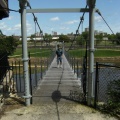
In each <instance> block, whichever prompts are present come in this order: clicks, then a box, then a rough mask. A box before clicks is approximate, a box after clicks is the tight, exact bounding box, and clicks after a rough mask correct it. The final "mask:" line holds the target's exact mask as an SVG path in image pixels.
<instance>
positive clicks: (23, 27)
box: [19, 0, 31, 106]
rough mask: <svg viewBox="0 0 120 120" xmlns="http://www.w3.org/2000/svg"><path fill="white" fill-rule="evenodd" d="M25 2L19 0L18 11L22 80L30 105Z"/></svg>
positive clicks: (26, 99)
mask: <svg viewBox="0 0 120 120" xmlns="http://www.w3.org/2000/svg"><path fill="white" fill-rule="evenodd" d="M26 2H27V0H19V3H20V12H21V35H22V54H23V56H22V57H23V58H22V60H23V71H24V82H25V96H23V97H24V98H25V104H26V106H29V105H30V98H31V95H30V83H29V74H28V61H29V58H28V50H27V31H26Z"/></svg>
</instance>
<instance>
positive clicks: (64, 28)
mask: <svg viewBox="0 0 120 120" xmlns="http://www.w3.org/2000/svg"><path fill="white" fill-rule="evenodd" d="M60 29H61V30H69V28H68V27H60Z"/></svg>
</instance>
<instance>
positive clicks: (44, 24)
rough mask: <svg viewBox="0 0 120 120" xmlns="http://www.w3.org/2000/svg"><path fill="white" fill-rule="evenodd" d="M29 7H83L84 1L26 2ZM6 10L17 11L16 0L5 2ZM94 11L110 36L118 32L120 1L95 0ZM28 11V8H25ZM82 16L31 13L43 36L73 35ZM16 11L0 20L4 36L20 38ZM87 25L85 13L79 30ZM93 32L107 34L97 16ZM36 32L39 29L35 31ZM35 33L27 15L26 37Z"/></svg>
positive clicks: (50, 0) (19, 24)
mask: <svg viewBox="0 0 120 120" xmlns="http://www.w3.org/2000/svg"><path fill="white" fill-rule="evenodd" d="M29 2H30V5H31V7H32V8H84V7H85V6H86V0H29ZM9 8H10V9H13V10H19V2H18V0H9ZM96 8H98V9H99V10H100V12H101V14H102V16H103V17H104V18H105V20H106V21H107V23H108V24H109V26H110V27H111V29H112V30H113V32H114V33H116V32H120V0H96ZM27 9H29V8H27ZM82 14H83V13H37V14H35V15H36V17H37V19H38V23H39V25H40V27H41V29H42V30H43V33H49V34H52V31H55V32H57V33H58V34H61V33H63V34H67V33H71V32H73V33H75V31H76V29H77V28H78V25H79V22H80V17H81V16H82ZM20 20H21V19H20V14H19V12H13V11H10V14H9V17H8V18H5V19H2V20H0V29H1V30H2V32H3V34H5V35H21V21H20ZM88 26H89V14H88V13H86V14H85V16H84V22H83V28H82V26H81V27H80V29H79V30H80V32H81V31H82V30H84V28H87V27H88ZM95 30H98V31H103V32H107V33H110V34H112V33H111V31H110V30H109V28H108V27H107V25H106V24H105V22H104V21H103V20H102V18H101V16H99V15H98V14H97V13H95ZM37 31H38V32H39V29H38V28H37ZM34 33H35V24H34V19H33V16H32V14H27V35H31V34H34Z"/></svg>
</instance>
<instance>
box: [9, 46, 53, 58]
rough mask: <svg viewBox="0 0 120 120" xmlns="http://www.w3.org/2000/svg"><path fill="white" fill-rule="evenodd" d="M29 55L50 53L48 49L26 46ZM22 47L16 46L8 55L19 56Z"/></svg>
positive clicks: (46, 54)
mask: <svg viewBox="0 0 120 120" xmlns="http://www.w3.org/2000/svg"><path fill="white" fill-rule="evenodd" d="M28 52H30V56H31V57H48V56H49V55H50V54H51V50H49V49H40V48H28ZM21 56H22V48H17V49H16V51H15V52H14V53H13V54H12V55H11V56H10V57H21Z"/></svg>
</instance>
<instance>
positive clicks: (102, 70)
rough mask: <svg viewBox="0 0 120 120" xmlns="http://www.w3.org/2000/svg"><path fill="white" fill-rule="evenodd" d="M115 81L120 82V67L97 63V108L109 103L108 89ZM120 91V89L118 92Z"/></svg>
mask: <svg viewBox="0 0 120 120" xmlns="http://www.w3.org/2000/svg"><path fill="white" fill-rule="evenodd" d="M113 81H120V67H118V66H113V65H110V64H100V63H98V62H97V63H96V80H95V103H94V106H95V107H99V105H103V104H106V103H107V102H108V100H109V95H108V94H109V93H108V92H109V91H108V88H109V85H110V84H111V83H112V82H113ZM112 87H113V86H112ZM113 89H114V88H113ZM119 89H120V88H118V89H117V90H119Z"/></svg>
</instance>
